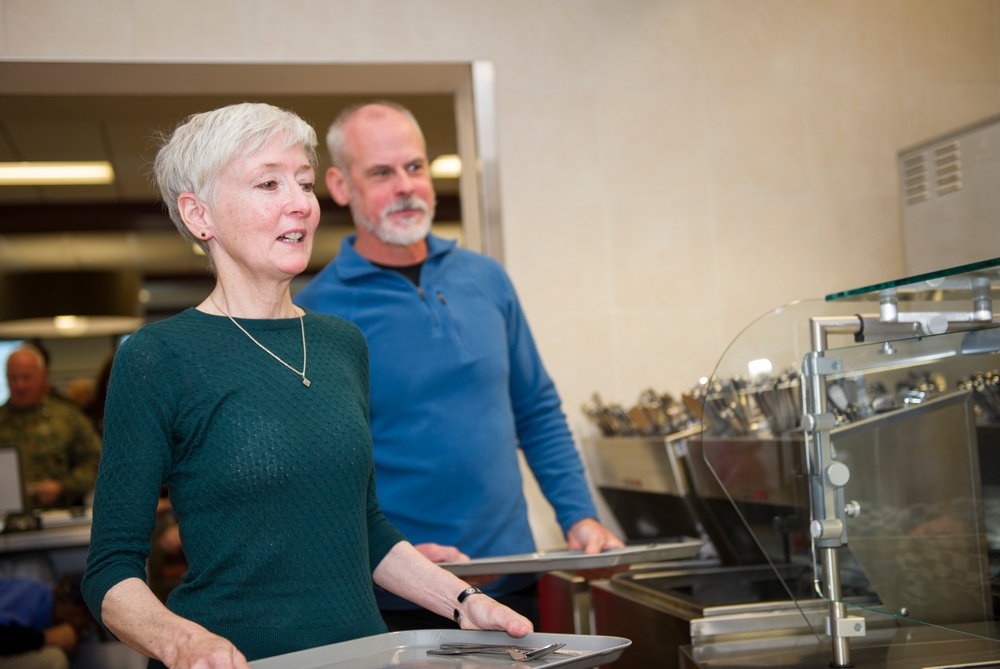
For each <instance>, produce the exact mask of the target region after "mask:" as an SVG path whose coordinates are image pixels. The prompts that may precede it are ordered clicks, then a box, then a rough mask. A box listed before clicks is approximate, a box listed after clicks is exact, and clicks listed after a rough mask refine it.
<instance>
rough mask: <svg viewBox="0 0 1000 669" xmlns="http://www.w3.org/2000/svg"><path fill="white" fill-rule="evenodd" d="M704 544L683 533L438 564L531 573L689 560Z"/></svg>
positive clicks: (474, 571) (470, 570)
mask: <svg viewBox="0 0 1000 669" xmlns="http://www.w3.org/2000/svg"><path fill="white" fill-rule="evenodd" d="M704 545H705V542H704V541H702V540H700V539H689V538H687V537H680V538H678V539H677V540H675V541H666V542H662V543H655V544H641V545H635V546H625V547H624V548H609V549H607V550H605V551H602V552H600V553H595V554H593V555H584V554H583V551H547V552H543V553H524V554H522V555H503V556H499V557H489V558H477V559H475V560H469V561H468V562H439V563H438V566H439V567H442V568H444V569H447V570H448V571H450V572H451V573H453V574H455V575H456V576H479V575H484V574H530V573H534V572H543V571H557V570H560V569H569V570H586V569H606V568H608V567H620V566H623V565H630V564H636V563H638V562H664V561H667V560H689V559H691V558H694V557H697V556H698V553H699V552H700V551H701V549H702V547H703V546H704Z"/></svg>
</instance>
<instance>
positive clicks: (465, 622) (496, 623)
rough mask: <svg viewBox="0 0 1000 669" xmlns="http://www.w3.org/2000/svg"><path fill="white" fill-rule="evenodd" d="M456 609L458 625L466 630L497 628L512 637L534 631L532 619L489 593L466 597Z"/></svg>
mask: <svg viewBox="0 0 1000 669" xmlns="http://www.w3.org/2000/svg"><path fill="white" fill-rule="evenodd" d="M456 610H457V611H458V612H459V616H458V626H459V627H461V628H462V629H464V630H496V631H498V632H506V633H507V634H508V635H509V636H512V637H523V636H525V635H527V634H530V633H531V632H533V631H534V628H533V626H532V624H531V621H530V620H528V619H527V618H525V617H524V616H522V615H521V614H519V613H517V612H516V611H514V610H513V609H511V608H509V607H506V606H504V605H503V604H501V603H500V602H498V601H496V600H495V599H492V598H491V597H488V596H487V595H483V594H477V595H472V596H470V597H466V598H465V601H464V602H463V603H462V604H461V605H460V606H459V607H458V608H456Z"/></svg>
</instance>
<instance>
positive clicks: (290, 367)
mask: <svg viewBox="0 0 1000 669" xmlns="http://www.w3.org/2000/svg"><path fill="white" fill-rule="evenodd" d="M208 299H209V300H211V301H212V304H214V305H215V308H216V309H218V310H219V311H221V312H222V313H223V315H224V316H225V317H226V318H228V319H229V320H231V321H232V322H233V325H235V326H236V327H238V328H239V329H240V332H242V333H243V334H245V335H246V336H247V337H249V338H250V341H252V342H253V343H255V344H257V346H259V347H260V348H261V350H262V351H264V352H265V353H267V354H268V355H269V356H271V357H272V358H274V359H275V360H277V361H278V362H280V363H281V364H282V365H284V366H285V367H287V368H288V369H290V370H292V371H293V372H295V373H296V374H298V375H299V376H301V377H302V385H304V386H305V387H306V388H308V387H309V386H311V385H312V381H310V380H309V379H307V378H306V325H305V323H304V322H302V315H301V314H300V315H299V327H300V328H301V329H302V371H301V372H300V371H299V370H297V369H295V368H294V367H292V366H291V365H289V364H288V363H287V362H285V361H284V360H282V359H281V358H279V357H278V356H276V355H275V354H274V353H273V352H272V351H271V349H269V348H268V347H266V346H264V345H263V344H261V343H260V342H259V341H257V340H256V339H254V338H253V335H252V334H250V333H249V332H247V331H246V330H244V329H243V326H242V325H240V324H239V323H237V322H236V319H235V318H233V317H232V316H230V315H229V312H227V311H226V310H225V309H223V308H222V307H220V306H219V303H218V302H216V301H215V298H214V297H212V296H211V295H209V296H208Z"/></svg>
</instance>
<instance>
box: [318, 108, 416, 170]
mask: <svg viewBox="0 0 1000 669" xmlns="http://www.w3.org/2000/svg"><path fill="white" fill-rule="evenodd" d="M386 118H402V119H403V120H405V121H406V122H408V123H409V125H411V126H413V130H414V131H415V132H416V135H417V136H418V137H419V138H420V144H421V145H424V133H423V131H422V130H421V129H420V124H419V123H417V119H416V117H414V116H413V113H412V112H411V111H410V110H409V109H407V108H406V107H404V106H403V105H401V104H398V103H395V102H390V101H382V102H367V103H363V104H357V105H352V106H350V107H347V108H346V109H344V110H343V111H342V112H340V114H339V115H338V116H337V118H336V119H335V120H334V121H333V123H332V124H331V125H330V129H329V131H327V133H326V147H327V149H328V150H329V151H330V162H331V163H332V164H333V166H334V167H337V168H340V169H341V170H343V171H344V172H345V173H346V172H348V170H349V168H350V166H351V162H352V160H353V158H354V156H353V155H352V150H351V148H352V147H351V141H350V138H349V137H348V135H349V131H348V128H350V127H351V126H354V125H357V124H358V123H361V124H365V123H366V122H370V121H376V120H380V119H386Z"/></svg>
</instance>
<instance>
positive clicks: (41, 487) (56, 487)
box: [28, 479, 63, 506]
mask: <svg viewBox="0 0 1000 669" xmlns="http://www.w3.org/2000/svg"><path fill="white" fill-rule="evenodd" d="M62 491H63V487H62V484H61V483H59V481H53V480H52V479H45V480H44V481H37V482H35V483H31V484H29V485H28V492H29V493H30V494H32V495H34V496H35V498H36V499H38V504H39V505H40V506H55V505H56V504H58V503H59V497H60V496H62Z"/></svg>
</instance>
